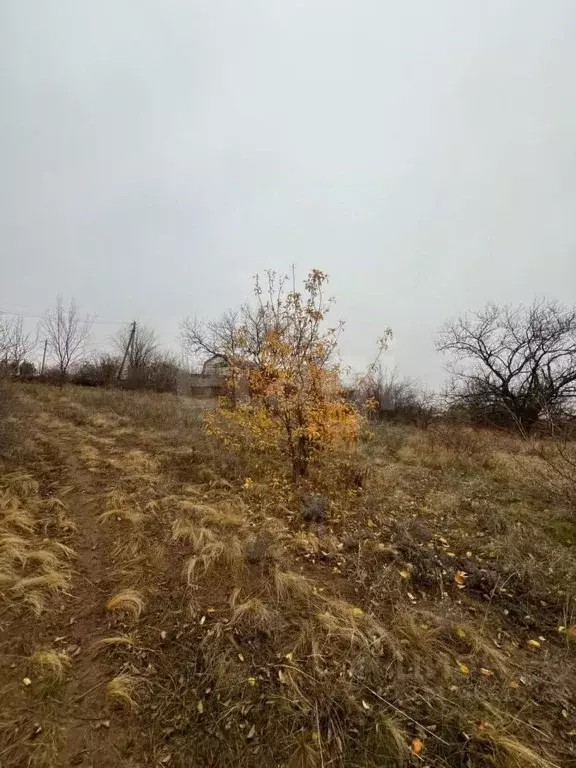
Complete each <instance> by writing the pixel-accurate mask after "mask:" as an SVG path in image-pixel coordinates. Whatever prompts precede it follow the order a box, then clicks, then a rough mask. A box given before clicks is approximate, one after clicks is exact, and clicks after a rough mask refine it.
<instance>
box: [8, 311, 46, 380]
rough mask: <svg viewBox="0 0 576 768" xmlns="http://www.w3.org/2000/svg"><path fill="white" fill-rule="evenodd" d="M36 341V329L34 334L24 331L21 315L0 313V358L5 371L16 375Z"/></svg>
mask: <svg viewBox="0 0 576 768" xmlns="http://www.w3.org/2000/svg"><path fill="white" fill-rule="evenodd" d="M37 343H38V329H36V333H35V334H33V333H30V332H26V331H25V330H24V320H23V318H22V317H10V316H8V315H3V314H0V360H1V362H2V364H3V365H4V367H5V369H6V370H7V371H9V372H10V373H11V374H13V375H18V373H19V372H20V366H21V365H22V363H23V362H24V361H25V359H26V358H27V357H28V355H30V354H31V353H32V352H33V351H34V348H35V347H36V344H37Z"/></svg>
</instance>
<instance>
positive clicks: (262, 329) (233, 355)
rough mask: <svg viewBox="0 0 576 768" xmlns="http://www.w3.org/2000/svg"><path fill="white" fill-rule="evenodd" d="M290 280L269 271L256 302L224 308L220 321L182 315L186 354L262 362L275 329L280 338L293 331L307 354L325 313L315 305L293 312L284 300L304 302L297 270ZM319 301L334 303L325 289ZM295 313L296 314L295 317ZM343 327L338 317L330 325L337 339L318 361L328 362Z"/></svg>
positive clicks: (257, 288) (260, 283) (257, 289)
mask: <svg viewBox="0 0 576 768" xmlns="http://www.w3.org/2000/svg"><path fill="white" fill-rule="evenodd" d="M291 281H292V290H291V291H290V290H289V282H290V278H289V277H288V276H287V275H278V274H276V273H275V272H274V271H272V270H269V271H267V272H266V276H265V280H264V281H260V279H259V278H256V279H255V287H254V294H255V301H254V302H252V303H246V304H242V306H241V307H240V308H239V309H237V310H234V311H230V312H226V313H225V314H223V315H222V316H221V317H220V318H219V319H217V320H210V321H207V322H206V321H203V320H198V319H197V318H196V317H194V318H187V319H186V320H184V322H183V323H182V325H181V327H180V330H181V342H182V347H183V349H184V351H185V353H187V354H188V355H189V356H190V357H192V358H193V359H197V358H200V359H206V358H208V357H211V356H213V355H221V356H222V357H225V358H226V359H227V360H229V361H230V362H234V361H235V362H236V363H247V364H250V365H256V366H259V365H260V363H261V362H262V361H261V359H260V358H261V352H262V348H263V346H264V345H265V343H266V340H267V338H268V334H270V333H271V332H275V333H277V334H278V335H279V336H282V337H286V336H289V337H290V340H291V343H293V345H294V346H295V348H299V349H301V350H302V354H304V355H305V354H308V352H309V350H310V348H311V346H312V344H313V340H314V339H315V338H316V336H317V334H318V333H319V332H320V326H321V325H322V322H323V313H322V312H319V311H318V310H315V311H316V314H314V310H313V309H312V308H308V312H307V313H303V314H302V316H299V315H297V313H295V314H294V316H292V315H289V313H288V312H287V311H286V306H285V304H286V301H287V302H288V306H289V308H290V309H296V308H299V307H300V306H301V303H302V301H303V296H302V294H301V293H300V292H298V291H297V290H296V287H295V278H294V275H292V278H291ZM318 300H319V301H320V302H321V304H322V306H323V307H324V309H325V310H326V309H328V308H330V307H331V306H332V304H333V300H332V299H331V298H327V297H325V296H323V295H322V289H321V288H320V289H319V295H318ZM294 317H298V321H297V322H296V321H295V320H294ZM342 328H343V323H342V322H339V323H337V325H336V327H335V328H332V329H327V330H330V331H335V333H334V343H333V344H332V345H331V346H330V347H329V348H326V349H325V352H324V358H325V359H324V360H322V361H319V362H321V363H324V362H327V360H328V358H329V357H330V356H331V354H332V353H333V351H334V349H335V348H336V344H337V340H338V337H339V334H340V331H341V330H342Z"/></svg>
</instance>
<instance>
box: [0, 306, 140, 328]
mask: <svg viewBox="0 0 576 768" xmlns="http://www.w3.org/2000/svg"><path fill="white" fill-rule="evenodd" d="M0 315H13V316H14V317H21V318H23V319H24V320H43V319H44V318H45V315H25V314H22V313H21V312H9V311H8V310H5V309H0ZM78 322H80V323H89V324H90V325H128V322H126V321H124V322H123V321H121V320H101V319H99V318H98V317H95V318H94V319H93V320H79V321H78Z"/></svg>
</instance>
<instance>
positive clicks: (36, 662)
mask: <svg viewBox="0 0 576 768" xmlns="http://www.w3.org/2000/svg"><path fill="white" fill-rule="evenodd" d="M30 663H31V664H32V665H33V666H34V667H36V668H37V669H38V671H39V673H40V675H41V677H42V678H44V679H45V680H47V681H48V682H51V683H60V682H62V680H63V679H64V676H65V674H66V673H67V672H68V669H69V667H70V659H69V658H68V656H67V655H66V654H65V653H62V652H61V651H54V650H50V649H42V650H38V651H35V652H34V653H33V654H32V656H30Z"/></svg>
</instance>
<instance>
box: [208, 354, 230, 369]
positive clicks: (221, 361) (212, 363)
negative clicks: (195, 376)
mask: <svg viewBox="0 0 576 768" xmlns="http://www.w3.org/2000/svg"><path fill="white" fill-rule="evenodd" d="M227 365H228V358H226V357H225V356H224V355H212V357H209V358H208V360H206V361H205V363H204V365H203V366H202V373H209V372H210V371H211V370H213V369H214V368H225V367H226V366H227Z"/></svg>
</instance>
